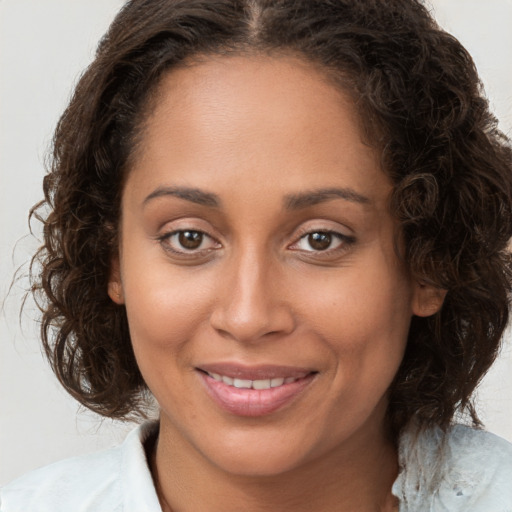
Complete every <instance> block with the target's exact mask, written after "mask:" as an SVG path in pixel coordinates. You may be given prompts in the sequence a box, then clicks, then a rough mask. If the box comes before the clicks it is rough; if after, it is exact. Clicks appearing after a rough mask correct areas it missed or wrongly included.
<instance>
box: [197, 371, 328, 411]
mask: <svg viewBox="0 0 512 512" xmlns="http://www.w3.org/2000/svg"><path fill="white" fill-rule="evenodd" d="M197 370H198V374H199V375H200V377H201V380H202V381H203V384H204V386H205V389H206V392H207V394H208V395H209V397H210V398H211V399H212V400H213V402H214V403H215V404H216V405H217V406H218V407H220V409H222V410H223V411H226V412H228V413H231V414H233V415H235V416H245V417H257V416H264V415H268V414H271V413H273V412H276V411H278V410H280V409H282V408H283V407H284V406H287V405H291V404H292V403H293V402H295V401H296V400H297V399H298V398H299V397H300V396H302V395H303V392H304V391H305V390H306V389H307V388H308V387H309V386H310V385H311V384H312V383H313V382H314V380H315V377H316V376H317V374H318V372H316V371H311V370H306V369H303V368H290V367H278V366H259V367H251V368H247V367H242V366H236V365H231V364H216V365H208V367H204V366H203V367H201V368H197Z"/></svg>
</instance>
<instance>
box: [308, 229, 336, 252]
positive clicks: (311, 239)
mask: <svg viewBox="0 0 512 512" xmlns="http://www.w3.org/2000/svg"><path fill="white" fill-rule="evenodd" d="M331 243H332V234H331V233H322V232H319V233H310V234H309V235H308V244H309V246H310V247H311V248H312V249H314V250H315V251H325V250H326V249H329V247H330V246H331Z"/></svg>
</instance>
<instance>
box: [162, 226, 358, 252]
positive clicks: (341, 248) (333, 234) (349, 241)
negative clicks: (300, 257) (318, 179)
mask: <svg viewBox="0 0 512 512" xmlns="http://www.w3.org/2000/svg"><path fill="white" fill-rule="evenodd" d="M185 233H189V234H194V235H200V237H201V239H200V246H201V245H203V243H204V241H205V240H207V239H210V240H211V241H212V242H213V244H214V247H208V248H206V249H188V250H187V248H184V247H183V246H182V249H176V248H174V247H173V246H172V239H173V238H174V237H179V236H180V235H185ZM313 235H321V236H328V237H330V239H329V245H328V247H326V248H325V249H318V250H315V249H314V248H313V249H312V250H307V249H297V248H296V246H297V245H298V244H299V243H300V242H301V241H303V240H306V239H307V238H308V237H311V236H313ZM335 240H337V241H338V245H337V246H336V247H334V248H332V247H331V245H332V244H333V242H334V241H335ZM158 241H159V243H160V244H161V245H162V247H163V248H164V250H166V251H168V252H171V253H172V254H174V255H177V256H181V257H194V256H196V257H197V256H204V255H206V254H208V253H211V252H212V251H213V250H215V249H218V248H220V247H221V244H220V243H219V242H218V241H217V240H215V238H213V237H212V236H210V235H209V234H208V233H205V232H204V231H201V230H199V229H179V230H176V231H171V232H169V233H165V234H164V235H162V236H160V237H158ZM355 241H356V239H355V238H354V237H353V236H348V235H344V234H342V233H339V232H337V231H333V230H326V229H313V230H311V229H310V230H307V231H304V232H302V233H300V236H299V237H298V238H297V239H296V241H295V242H293V244H291V245H289V246H288V249H291V250H294V251H300V252H302V253H305V254H307V253H309V254H308V256H311V255H312V254H314V255H315V257H324V256H332V255H333V254H334V255H338V254H340V253H343V252H345V251H347V250H348V249H349V248H350V246H351V245H353V244H354V243H355ZM310 242H311V241H310ZM178 243H180V244H181V242H178ZM310 247H311V245H310Z"/></svg>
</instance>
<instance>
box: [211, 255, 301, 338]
mask: <svg viewBox="0 0 512 512" xmlns="http://www.w3.org/2000/svg"><path fill="white" fill-rule="evenodd" d="M227 265H228V268H227V271H226V274H225V275H226V279H225V282H223V283H222V284H221V286H222V288H223V290H222V293H220V294H219V300H218V301H217V304H216V308H215V311H214V313H213V315H212V324H213V326H214V327H215V328H216V329H217V330H219V331H223V333H224V334H228V335H229V336H231V337H233V338H235V339H237V340H239V341H245V342H250V341H257V340H258V339H260V338H261V337H263V336H265V335H267V334H271V333H282V334H284V333H288V332H290V330H291V329H293V315H292V312H291V310H290V308H289V306H288V305H287V304H286V303H285V301H284V300H283V297H282V294H281V293H280V292H279V289H278V286H279V283H278V281H279V280H278V279H276V278H277V277H278V275H279V268H278V266H279V263H278V262H276V261H273V259H272V257H270V256H269V254H268V253H267V252H266V251H265V250H264V249H263V248H261V247H257V246H255V245H252V246H247V247H246V248H244V249H243V250H241V251H239V253H238V254H237V255H236V256H234V257H233V258H232V261H230V262H229V263H227Z"/></svg>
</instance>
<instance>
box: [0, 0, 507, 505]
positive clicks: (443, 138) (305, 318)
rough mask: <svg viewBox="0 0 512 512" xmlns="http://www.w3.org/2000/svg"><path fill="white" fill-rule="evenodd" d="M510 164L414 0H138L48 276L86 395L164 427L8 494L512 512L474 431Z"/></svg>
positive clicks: (117, 39)
mask: <svg viewBox="0 0 512 512" xmlns="http://www.w3.org/2000/svg"><path fill="white" fill-rule="evenodd" d="M511 161H512V159H511V149H510V145H509V143H508V141H507V140H506V138H505V137H504V136H503V135H502V134H501V133H500V132H499V131H498V130H497V128H496V122H495V120H494V119H493V117H492V116H491V115H490V114H489V111H488V108H487V104H486V102H485V100H484V99H483V98H482V96H481V91H480V85H479V81H478V77H477V75H476V72H475V69H474V66H473V64H472V61H471V59H470V57H469V56H468V54H467V53H466V52H465V50H464V49H463V48H462V47H461V46H460V44H459V43H458V42H457V41H456V40H455V39H453V38H452V37H451V36H449V35H448V34H446V33H444V32H442V31H441V30H440V29H439V28H438V27H437V26H436V25H435V23H434V22H433V20H432V19H431V18H430V16H429V14H428V12H427V11H426V9H425V8H424V7H423V6H422V5H421V4H420V3H419V2H417V1H415V0H394V1H391V2H390V1H389V0H388V1H386V2H384V1H379V0H373V1H370V0H368V1H364V2H363V1H357V0H351V1H341V0H318V1H316V0H315V1H312V0H302V1H300V0H279V1H275V0H273V1H269V0H253V1H241V0H239V1H235V0H213V1H212V0H210V1H196V0H188V1H181V2H178V1H176V0H138V1H132V2H128V3H127V4H126V6H125V7H124V8H123V10H122V11H121V12H120V14H119V15H118V17H117V18H116V20H115V21H114V23H113V25H112V26H111V28H110V30H109V32H108V33H107V35H106V36H105V38H104V40H103V41H102V43H101V45H100V47H99V50H98V53H97V57H96V60H95V61H94V62H93V64H92V65H91V67H90V68H89V69H88V70H87V72H86V73H85V75H84V76H83V78H82V79H81V81H80V82H79V84H78V86H77V89H76V91H75V95H74V97H73V98H72V100H71V103H70V105H69V107H68V109H67V110H66V112H65V113H64V115H63V117H62V119H61V121H60V123H59V126H58V128H57V131H56V135H55V142H54V153H53V166H52V169H51V172H50V173H49V174H48V176H47V177H46V179H45V185H44V187H45V201H44V202H43V203H42V204H41V205H40V206H41V207H49V213H48V214H47V215H46V214H43V213H41V212H42V211H43V210H42V209H40V208H39V207H37V208H35V209H34V211H33V214H35V215H36V216H37V217H38V218H39V219H40V220H41V221H42V222H43V224H44V226H45V243H44V245H43V247H42V248H41V249H40V251H39V253H38V254H37V255H36V258H35V260H34V263H36V264H37V263H40V264H41V268H40V269H37V270H35V272H34V292H35V293H36V295H37V296H38V297H39V300H40V301H41V302H40V303H41V305H42V309H43V324H42V340H43V344H44V347H45V350H46V353H47V355H48V358H49V360H50V363H51V364H52V367H53V368H54V370H55V372H56V375H57V377H58V378H59V380H60V381H61V383H62V384H63V385H64V386H65V388H66V389H67V390H68V391H69V392H70V393H71V394H72V395H73V396H74V397H76V398H77V399H78V400H79V401H80V402H81V403H83V404H84V405H86V406H87V407H89V408H90V409H92V410H94V411H96V412H99V413H100V414H103V415H105V416H108V417H112V418H126V417H128V416H130V415H134V414H137V413H138V414H143V413H144V401H145V400H146V399H147V397H148V395H149V393H150V394H151V395H152V396H154V397H155V399H156V401H157V402H158V404H159V407H160V419H159V421H158V422H156V423H154V422H153V423H151V422H148V423H145V424H144V425H142V426H141V427H140V428H138V429H137V430H136V431H134V432H133V433H132V434H130V436H129V437H128V438H127V440H126V442H125V443H124V445H123V446H122V447H120V448H117V449H114V450H110V451H107V452H103V453H100V454H96V455H93V456H88V457H83V458H78V459H73V460H70V461H64V462H62V463H58V464H56V465H53V466H50V467H48V468H43V469H42V470H38V471H36V472H33V473H31V474H29V475H27V476H26V477H23V478H21V479H19V480H18V481H16V482H13V483H12V484H10V485H9V486H7V487H6V488H4V489H3V490H2V491H1V493H0V498H1V502H0V503H1V504H0V510H2V512H10V511H18V510H30V511H39V510H52V511H58V510H66V511H68V510H87V511H92V510H97V511H106V510H125V511H130V510H133V511H134V512H135V511H141V510H144V511H145V510H147V511H157V510H163V511H165V512H167V511H173V512H183V511H184V512H188V511H197V510H201V511H203V510H208V511H221V510H222V511H225V510H233V511H239V510H244V511H253V510H254V511H256V510H263V509H265V510H268V509H271V510H279V511H288V510H294V511H301V510H317V511H339V510H347V511H348V510H351V511H352V510H358V511H377V510H384V511H392V510H400V511H422V510H433V511H440V510H450V511H453V510H464V511H467V510H471V511H486V512H489V511H502V512H504V511H505V510H510V507H511V506H512V488H511V487H512V486H511V485H510V482H511V481H512V447H511V446H510V445H509V444H508V443H506V442H505V441H504V440H501V439H499V438H497V437H495V436H492V435H491V434H487V433H485V432H483V431H481V430H478V429H474V428H469V427H464V426H460V425H459V426H453V423H454V417H455V415H456V414H458V415H460V414H469V416H470V417H471V418H472V421H473V423H474V426H475V427H478V426H479V422H478V418H477V416H476V413H475V411H474V409H473V407H472V403H471V395H472V392H473V390H474V389H475V386H476V385H477V383H478V382H479V380H480V379H481V378H482V376H483V375H484V374H485V372H486V371H487V370H488V368H489V367H490V365H491V364H492V362H493V361H494V359H495V357H496V353H497V351H498V349H499V346H500V340H501V336H502V334H503V330H504V328H505V326H506V323H507V319H508V307H509V290H510V279H511V267H510V256H509V253H508V251H507V243H508V240H509V239H510V236H511V234H512V217H511V205H512V201H511V197H512V179H511ZM34 269H36V267H34Z"/></svg>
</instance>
